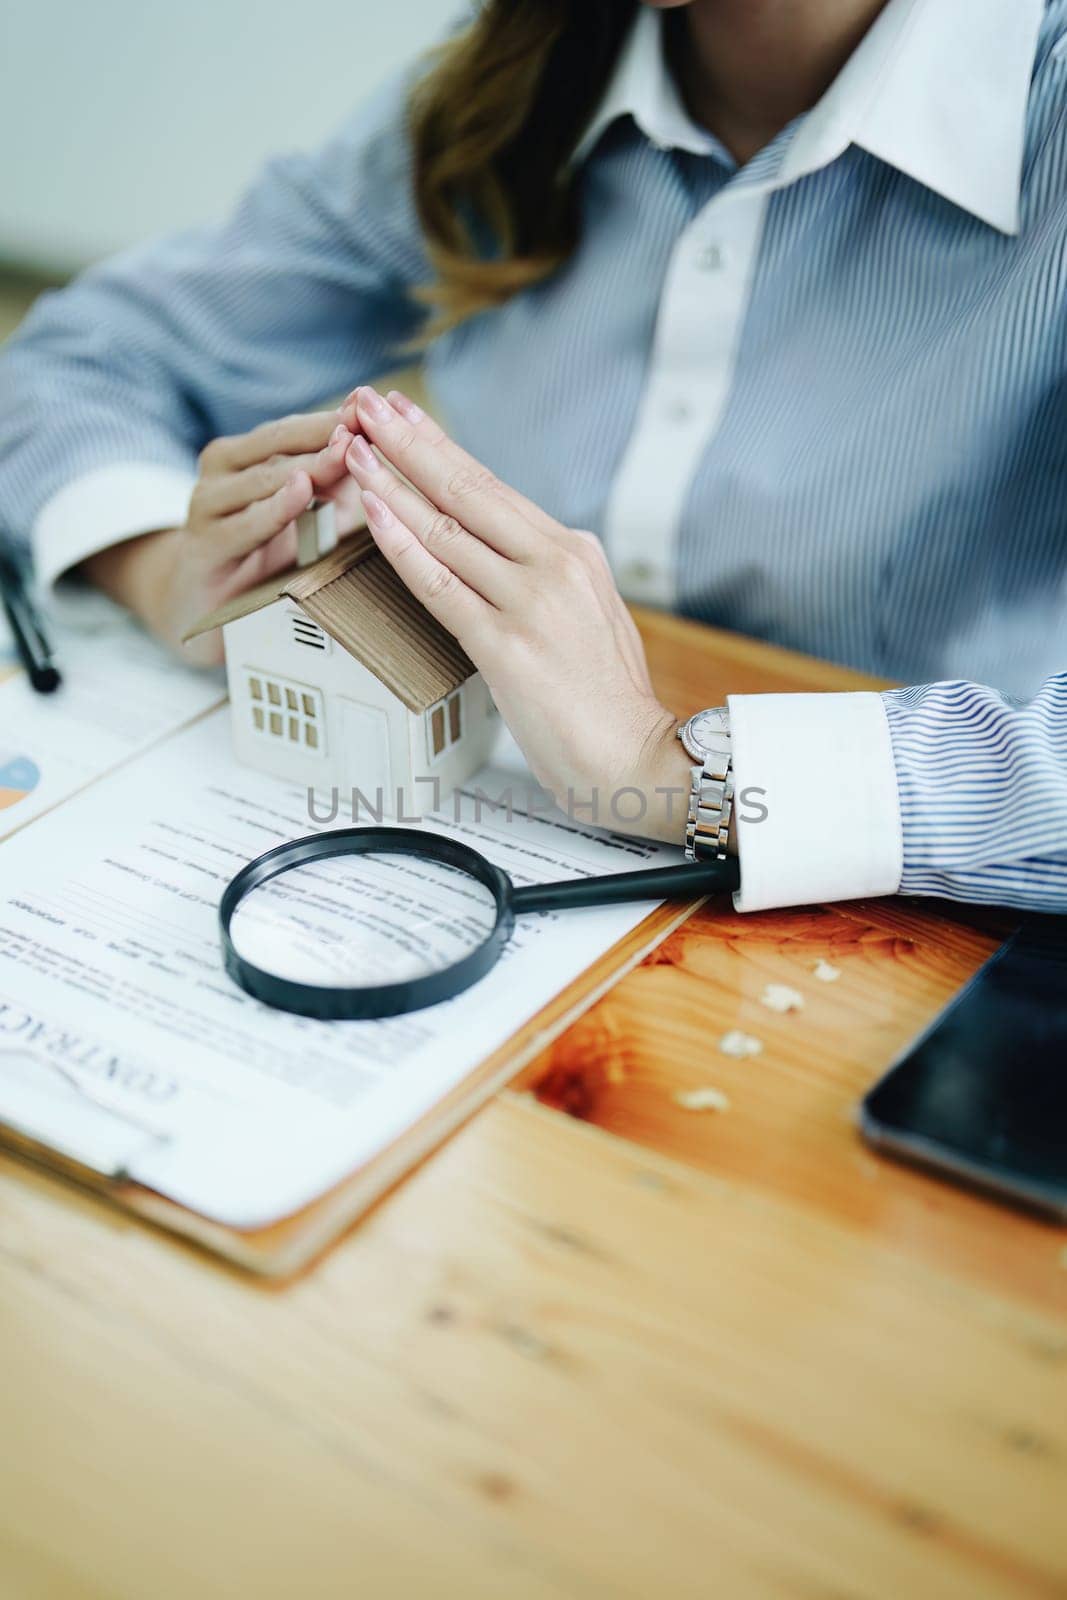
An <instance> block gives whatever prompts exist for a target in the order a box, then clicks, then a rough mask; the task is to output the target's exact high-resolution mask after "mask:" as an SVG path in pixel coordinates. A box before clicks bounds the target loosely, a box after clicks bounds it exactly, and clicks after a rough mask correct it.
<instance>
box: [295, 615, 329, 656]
mask: <svg viewBox="0 0 1067 1600" xmlns="http://www.w3.org/2000/svg"><path fill="white" fill-rule="evenodd" d="M290 622H291V624H292V629H293V634H292V638H293V643H294V644H302V645H306V646H307V647H308V649H311V650H326V649H327V648H328V646H327V643H326V635H325V633H324V632H323V631H322V629H321V628H320V627H319V625H318V623H317V622H312V620H311V618H310V617H305V616H304V614H303V612H302V611H294V612H293V615H292V617H291V618H290Z"/></svg>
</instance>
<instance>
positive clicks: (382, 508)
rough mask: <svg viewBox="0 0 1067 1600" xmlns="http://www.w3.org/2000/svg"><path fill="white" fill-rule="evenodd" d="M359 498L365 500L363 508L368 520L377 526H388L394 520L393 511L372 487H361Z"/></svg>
mask: <svg viewBox="0 0 1067 1600" xmlns="http://www.w3.org/2000/svg"><path fill="white" fill-rule="evenodd" d="M359 498H360V500H361V501H362V502H363V509H364V511H365V512H366V513H367V521H368V522H370V523H372V524H373V526H374V527H377V528H387V527H388V526H389V525H390V523H391V522H392V521H393V513H392V512H391V511H390V510H389V507H388V506H387V505H386V503H385V501H384V500H382V499H381V498H380V497H379V496H378V495H376V494H375V493H374V491H373V490H372V489H361V490H360V491H359Z"/></svg>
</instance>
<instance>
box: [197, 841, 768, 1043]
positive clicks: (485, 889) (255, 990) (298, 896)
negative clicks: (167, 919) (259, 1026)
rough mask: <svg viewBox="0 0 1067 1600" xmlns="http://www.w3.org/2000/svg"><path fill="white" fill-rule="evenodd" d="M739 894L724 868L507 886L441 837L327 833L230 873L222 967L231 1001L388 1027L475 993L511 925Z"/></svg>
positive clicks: (473, 855) (718, 864)
mask: <svg viewBox="0 0 1067 1600" xmlns="http://www.w3.org/2000/svg"><path fill="white" fill-rule="evenodd" d="M739 881H740V879H739V872H738V866H737V862H736V861H735V860H733V859H727V860H723V861H704V862H686V863H684V864H682V865H679V866H676V867H653V868H646V869H645V870H643V871H638V872H620V873H610V874H607V875H605V876H602V877H591V878H574V879H568V880H566V881H564V882H562V883H532V884H528V885H523V886H522V887H516V885H515V884H514V883H513V882H512V881H511V879H510V878H509V877H508V875H507V873H506V872H502V871H501V869H500V868H499V867H497V866H494V864H493V863H492V862H491V861H488V860H487V859H486V857H485V856H483V855H480V854H479V853H478V851H477V850H474V849H472V848H471V847H470V845H467V844H463V843H462V842H460V841H459V840H456V839H451V838H449V837H448V836H447V835H445V834H439V833H430V832H423V831H422V830H421V829H417V828H376V827H367V828H338V829H336V830H332V831H330V832H328V833H316V834H311V835H309V836H308V837H307V838H304V839H294V840H292V841H291V842H290V843H288V844H280V845H276V846H275V847H274V849H273V850H267V851H266V852H265V853H264V854H263V855H261V856H257V857H256V859H255V860H254V861H250V862H249V863H248V865H247V866H246V867H242V868H241V871H240V872H238V873H237V875H236V876H235V877H234V878H233V879H232V880H231V881H230V883H229V884H228V885H227V887H226V890H225V892H224V894H223V896H222V899H221V901H220V902H219V928H220V933H221V939H222V955H223V962H224V964H225V967H226V971H227V972H228V973H229V975H230V977H231V978H233V980H234V982H235V983H237V984H239V985H240V987H241V988H242V989H244V990H245V991H246V992H247V993H248V994H250V995H253V996H254V997H255V998H256V999H257V1000H262V1001H264V1002H265V1004H267V1005H269V1006H274V1007H276V1008H277V1009H278V1010H281V1011H291V1012H295V1013H296V1014H297V1015H298V1016H302V1017H317V1018H320V1019H322V1020H326V1021H342V1020H349V1021H351V1020H356V1019H360V1018H369V1017H395V1016H399V1015H401V1014H402V1013H404V1012H408V1011H419V1010H421V1009H422V1008H423V1007H424V1006H432V1005H436V1004H437V1003H438V1002H439V1001H441V1000H450V999H451V998H452V997H453V996H454V995H457V994H461V993H462V992H463V990H464V989H469V988H470V986H471V985H472V984H473V983H477V981H478V979H479V978H483V977H484V976H485V974H486V973H487V972H489V971H490V970H491V968H492V967H494V966H495V965H496V963H497V961H499V959H500V957H501V956H502V955H503V953H504V951H505V949H506V947H507V944H508V941H509V939H510V938H511V935H512V933H513V931H514V928H515V918H516V917H517V916H521V915H522V914H523V913H525V912H528V911H562V910H567V909H569V908H572V907H579V906H607V905H617V904H619V903H620V902H624V901H634V900H685V899H696V898H698V897H699V896H701V895H706V894H720V893H724V892H725V891H727V890H730V889H736V888H737V885H738V882H739Z"/></svg>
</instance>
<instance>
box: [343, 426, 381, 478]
mask: <svg viewBox="0 0 1067 1600" xmlns="http://www.w3.org/2000/svg"><path fill="white" fill-rule="evenodd" d="M348 459H349V460H350V461H351V462H352V463H353V465H354V466H356V467H358V468H359V470H360V471H361V472H376V471H377V470H378V457H377V456H376V455H375V454H374V451H373V450H372V449H371V447H370V445H369V444H368V443H367V441H366V439H364V437H363V435H362V434H357V436H356V437H355V438H354V439H353V440H352V443H351V444H350V445H349V447H348Z"/></svg>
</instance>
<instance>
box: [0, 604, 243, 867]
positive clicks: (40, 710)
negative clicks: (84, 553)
mask: <svg viewBox="0 0 1067 1600" xmlns="http://www.w3.org/2000/svg"><path fill="white" fill-rule="evenodd" d="M5 622H6V619H4V618H3V617H2V616H0V626H2V625H3V624H4V623H5ZM49 632H50V636H54V638H55V645H56V664H57V666H59V668H60V670H61V672H62V674H63V682H62V684H61V686H60V687H59V689H57V690H56V692H55V693H54V694H50V695H45V694H36V693H35V692H34V690H33V689H32V688H31V687H30V682H29V679H28V678H27V677H26V675H25V673H24V672H21V671H15V670H14V665H13V663H12V662H11V661H9V660H8V659H6V653H5V648H4V646H5V645H6V635H4V636H3V637H2V639H0V839H3V838H6V837H7V835H8V834H10V833H13V832H14V831H15V830H16V829H17V828H21V827H22V826H23V824H24V823H27V822H29V821H30V820H31V819H32V818H33V817H36V816H39V815H40V814H41V812H43V811H47V810H48V809H49V808H50V807H51V806H54V805H56V804H57V802H58V801H60V800H65V799H66V798H67V796H68V795H71V794H74V793H76V792H77V790H79V789H81V788H83V787H84V785H85V784H87V783H89V782H91V781H92V780H93V779H94V778H97V777H100V776H101V774H103V773H105V772H110V771H111V770H112V768H113V767H116V766H118V765H119V763H120V762H123V761H126V760H128V759H129V757H130V756H132V755H136V754H137V753H138V752H139V751H141V750H146V749H148V748H149V746H151V745H152V744H154V743H155V742H156V740H158V739H160V738H163V737H164V736H165V735H166V734H168V733H171V732H173V731H174V730H175V729H177V728H181V727H183V726H184V725H185V723H187V722H189V721H190V720H191V719H192V718H193V717H195V716H198V715H199V714H200V713H201V712H202V711H205V710H207V709H208V708H209V707H210V706H214V705H218V704H219V703H220V701H221V700H222V699H223V698H224V696H225V692H226V690H225V684H224V681H223V679H222V675H221V674H220V673H205V672H197V671H194V670H193V669H191V668H189V667H184V666H182V664H181V662H180V661H176V660H175V659H174V657H173V656H171V655H169V654H168V653H167V651H166V650H165V649H164V648H163V646H162V645H160V644H158V643H157V642H156V641H155V640H154V639H151V638H150V637H149V636H148V635H147V634H146V633H145V632H144V631H143V629H141V628H140V627H139V626H138V625H137V624H136V623H135V622H133V621H131V620H130V619H129V618H126V617H122V616H121V615H120V614H119V613H118V612H117V611H116V620H115V621H114V622H108V623H107V624H106V625H104V626H102V627H100V628H97V629H94V630H93V631H91V632H84V631H80V630H76V629H69V630H64V631H60V630H58V629H56V628H55V627H54V626H52V625H51V624H50V627H49Z"/></svg>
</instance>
